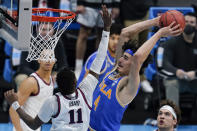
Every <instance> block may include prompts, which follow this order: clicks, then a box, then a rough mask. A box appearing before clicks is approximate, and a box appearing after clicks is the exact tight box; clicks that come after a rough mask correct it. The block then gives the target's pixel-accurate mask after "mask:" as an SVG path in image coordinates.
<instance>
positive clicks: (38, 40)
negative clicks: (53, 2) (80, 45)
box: [26, 8, 76, 62]
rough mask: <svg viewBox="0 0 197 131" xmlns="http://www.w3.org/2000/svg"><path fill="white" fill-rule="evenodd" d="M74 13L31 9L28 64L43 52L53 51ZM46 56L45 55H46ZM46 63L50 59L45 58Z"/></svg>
mask: <svg viewBox="0 0 197 131" xmlns="http://www.w3.org/2000/svg"><path fill="white" fill-rule="evenodd" d="M75 16H76V15H75V13H73V12H70V11H66V10H59V9H49V8H34V9H32V28H31V41H30V47H29V53H28V56H27V58H26V60H27V61H28V62H30V61H32V60H38V59H39V58H40V54H41V53H42V51H43V50H52V51H54V50H55V47H56V45H57V42H58V40H59V38H60V36H61V35H62V34H63V32H64V31H65V30H66V29H67V28H68V26H69V25H70V24H71V22H72V21H73V20H74V19H75ZM46 55H47V54H46ZM42 58H45V59H44V60H46V61H53V60H52V59H54V58H52V57H49V56H45V57H42Z"/></svg>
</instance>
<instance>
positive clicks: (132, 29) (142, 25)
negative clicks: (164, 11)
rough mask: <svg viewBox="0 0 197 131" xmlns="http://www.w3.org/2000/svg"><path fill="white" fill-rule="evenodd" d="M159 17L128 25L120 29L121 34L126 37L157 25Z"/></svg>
mask: <svg viewBox="0 0 197 131" xmlns="http://www.w3.org/2000/svg"><path fill="white" fill-rule="evenodd" d="M158 21H159V17H156V18H154V19H150V20H146V21H142V22H138V23H136V24H133V25H130V26H128V27H126V28H124V29H123V30H122V33H121V35H123V36H126V37H132V36H133V35H135V34H138V33H139V32H141V31H143V30H146V29H149V28H150V27H152V26H158V23H159V22H158Z"/></svg>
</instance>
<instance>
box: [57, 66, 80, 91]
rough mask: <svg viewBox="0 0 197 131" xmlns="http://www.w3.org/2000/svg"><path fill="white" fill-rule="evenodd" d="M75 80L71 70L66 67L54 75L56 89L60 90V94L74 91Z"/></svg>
mask: <svg viewBox="0 0 197 131" xmlns="http://www.w3.org/2000/svg"><path fill="white" fill-rule="evenodd" d="M76 81H77V80H76V77H75V73H74V72H73V71H72V70H70V69H68V68H66V67H64V68H62V69H61V70H60V71H59V72H58V74H57V77H56V82H57V86H58V91H60V92H61V94H62V95H70V94H72V93H74V92H75V90H76V83H77V82H76Z"/></svg>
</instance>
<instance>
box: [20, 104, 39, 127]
mask: <svg viewBox="0 0 197 131" xmlns="http://www.w3.org/2000/svg"><path fill="white" fill-rule="evenodd" d="M17 113H18V115H19V116H20V118H21V119H22V120H23V121H24V122H25V123H26V124H27V125H28V126H29V127H30V128H31V129H33V130H36V129H37V128H38V127H39V126H40V125H37V122H35V119H33V118H32V117H31V116H30V115H28V114H27V113H26V112H25V111H24V110H23V109H21V108H18V109H17Z"/></svg>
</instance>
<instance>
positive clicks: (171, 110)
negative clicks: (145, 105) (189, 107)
mask: <svg viewBox="0 0 197 131" xmlns="http://www.w3.org/2000/svg"><path fill="white" fill-rule="evenodd" d="M161 109H165V110H168V111H169V112H170V113H171V114H172V115H173V116H174V118H175V119H177V116H176V113H175V111H174V109H173V108H172V107H171V106H169V105H164V106H162V107H161V108H160V109H159V110H161Z"/></svg>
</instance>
